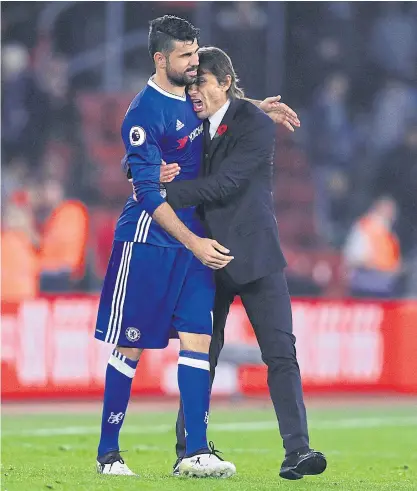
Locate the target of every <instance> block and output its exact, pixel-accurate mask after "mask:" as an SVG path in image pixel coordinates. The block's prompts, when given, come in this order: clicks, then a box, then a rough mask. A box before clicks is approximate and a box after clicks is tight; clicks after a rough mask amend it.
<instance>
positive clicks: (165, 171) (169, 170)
mask: <svg viewBox="0 0 417 491" xmlns="http://www.w3.org/2000/svg"><path fill="white" fill-rule="evenodd" d="M180 170H181V167H180V166H179V165H178V164H176V163H174V164H167V163H166V162H165V160H162V161H161V169H160V172H159V181H160V182H171V181H173V180H174V179H175V177H176V176H178V174H179V173H180ZM129 181H130V182H131V183H132V189H133V199H134V200H135V201H137V198H136V194H135V186H134V185H133V179H129Z"/></svg>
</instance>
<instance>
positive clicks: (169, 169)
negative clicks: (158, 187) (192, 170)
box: [159, 160, 181, 182]
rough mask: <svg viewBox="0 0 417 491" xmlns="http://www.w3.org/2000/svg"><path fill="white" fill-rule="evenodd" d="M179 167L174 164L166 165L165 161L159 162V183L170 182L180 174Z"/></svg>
mask: <svg viewBox="0 0 417 491" xmlns="http://www.w3.org/2000/svg"><path fill="white" fill-rule="evenodd" d="M180 170H181V167H180V166H179V165H178V164H176V163H173V164H167V163H166V162H165V160H163V161H162V162H161V170H160V173H159V181H160V182H171V181H173V180H174V179H175V177H176V176H178V174H179V173H180Z"/></svg>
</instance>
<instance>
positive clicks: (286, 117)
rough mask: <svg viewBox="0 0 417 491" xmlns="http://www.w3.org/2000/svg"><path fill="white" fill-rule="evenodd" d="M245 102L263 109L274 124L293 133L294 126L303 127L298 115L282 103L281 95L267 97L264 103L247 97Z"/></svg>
mask: <svg viewBox="0 0 417 491" xmlns="http://www.w3.org/2000/svg"><path fill="white" fill-rule="evenodd" d="M245 100H246V101H248V102H250V103H252V104H254V105H255V106H256V107H259V109H262V111H264V113H266V114H267V115H268V116H269V117H270V118H271V119H272V121H273V122H274V123H276V124H282V125H283V126H285V127H286V128H287V129H288V130H290V131H292V132H293V131H294V128H293V127H294V126H295V127H296V128H299V127H300V126H301V123H300V120H299V119H298V116H297V113H296V112H295V111H293V110H292V109H291V108H290V107H289V106H287V105H286V104H284V103H282V102H280V100H281V96H280V95H277V96H275V97H267V98H266V99H264V100H263V101H258V100H256V99H248V98H247V97H245Z"/></svg>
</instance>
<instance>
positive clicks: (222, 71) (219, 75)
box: [198, 46, 245, 99]
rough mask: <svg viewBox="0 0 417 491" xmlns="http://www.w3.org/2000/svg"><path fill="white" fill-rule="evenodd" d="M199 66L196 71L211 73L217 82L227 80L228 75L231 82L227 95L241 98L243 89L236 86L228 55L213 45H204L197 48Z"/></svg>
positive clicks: (243, 95) (235, 78)
mask: <svg viewBox="0 0 417 491" xmlns="http://www.w3.org/2000/svg"><path fill="white" fill-rule="evenodd" d="M198 58H199V67H198V71H199V72H201V71H203V72H204V71H206V72H209V73H212V74H213V75H214V76H215V77H216V79H217V82H218V83H219V84H223V83H225V82H226V81H227V75H230V77H231V79H232V83H231V85H230V88H229V90H228V91H227V95H228V96H229V97H230V98H232V99H242V98H243V97H245V94H244V92H243V89H241V88H240V87H238V85H237V83H238V82H239V79H238V78H237V75H236V72H235V69H234V68H233V64H232V60H231V59H230V56H229V55H228V54H227V53H225V52H224V51H223V50H222V49H220V48H216V47H214V46H205V47H204V48H200V49H199V50H198Z"/></svg>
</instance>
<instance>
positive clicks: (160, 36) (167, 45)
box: [148, 15, 200, 59]
mask: <svg viewBox="0 0 417 491" xmlns="http://www.w3.org/2000/svg"><path fill="white" fill-rule="evenodd" d="M199 36H200V30H199V29H197V28H196V27H194V26H193V25H192V24H191V23H190V22H188V21H187V20H185V19H181V18H180V17H176V16H175V15H164V16H163V17H158V18H157V19H154V20H151V21H150V22H149V36H148V50H149V54H150V55H151V58H152V59H153V56H154V54H155V53H157V52H158V51H160V52H161V53H166V54H169V53H170V52H171V51H172V50H173V49H174V43H173V41H188V42H190V43H191V44H192V43H193V41H194V39H197V42H198V39H199Z"/></svg>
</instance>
